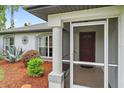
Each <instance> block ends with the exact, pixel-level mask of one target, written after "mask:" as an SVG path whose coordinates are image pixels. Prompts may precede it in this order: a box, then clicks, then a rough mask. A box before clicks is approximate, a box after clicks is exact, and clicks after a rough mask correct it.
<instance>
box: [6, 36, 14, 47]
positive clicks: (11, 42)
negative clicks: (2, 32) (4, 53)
mask: <svg viewBox="0 0 124 93" xmlns="http://www.w3.org/2000/svg"><path fill="white" fill-rule="evenodd" d="M13 46H14V37H13V36H5V37H4V49H8V47H13Z"/></svg>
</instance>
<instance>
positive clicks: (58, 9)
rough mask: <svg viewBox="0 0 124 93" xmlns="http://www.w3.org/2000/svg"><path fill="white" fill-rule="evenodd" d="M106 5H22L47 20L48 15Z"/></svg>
mask: <svg viewBox="0 0 124 93" xmlns="http://www.w3.org/2000/svg"><path fill="white" fill-rule="evenodd" d="M106 6H108V5H35V6H23V8H24V9H26V10H27V11H28V12H30V13H32V14H34V15H36V16H37V17H39V18H42V19H43V20H45V21H47V20H48V15H50V14H57V13H64V12H72V11H77V10H86V9H92V8H99V7H106Z"/></svg>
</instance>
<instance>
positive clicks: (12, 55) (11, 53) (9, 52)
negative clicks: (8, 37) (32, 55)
mask: <svg viewBox="0 0 124 93" xmlns="http://www.w3.org/2000/svg"><path fill="white" fill-rule="evenodd" d="M4 52H5V53H6V59H7V60H8V61H9V62H10V63H15V62H17V61H19V60H20V58H21V55H22V53H23V52H24V51H22V49H21V48H18V49H17V48H16V47H8V49H6V50H5V49H4Z"/></svg>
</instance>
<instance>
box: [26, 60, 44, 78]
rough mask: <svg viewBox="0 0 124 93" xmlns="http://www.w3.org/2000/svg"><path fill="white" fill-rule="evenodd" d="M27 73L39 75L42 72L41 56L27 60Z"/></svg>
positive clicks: (32, 75) (33, 75) (34, 75)
mask: <svg viewBox="0 0 124 93" xmlns="http://www.w3.org/2000/svg"><path fill="white" fill-rule="evenodd" d="M27 71H28V75H29V76H31V77H39V76H41V75H43V73H44V67H43V60H42V59H41V58H32V59H31V60H30V61H29V62H28V67H27Z"/></svg>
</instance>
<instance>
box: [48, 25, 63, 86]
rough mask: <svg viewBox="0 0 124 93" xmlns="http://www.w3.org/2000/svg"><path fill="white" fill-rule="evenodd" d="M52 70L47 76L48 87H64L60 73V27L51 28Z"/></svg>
mask: <svg viewBox="0 0 124 93" xmlns="http://www.w3.org/2000/svg"><path fill="white" fill-rule="evenodd" d="M52 30H53V63H52V64H53V67H52V68H53V69H52V72H51V73H50V74H49V87H50V88H61V87H64V74H63V73H62V27H53V29H52Z"/></svg>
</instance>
